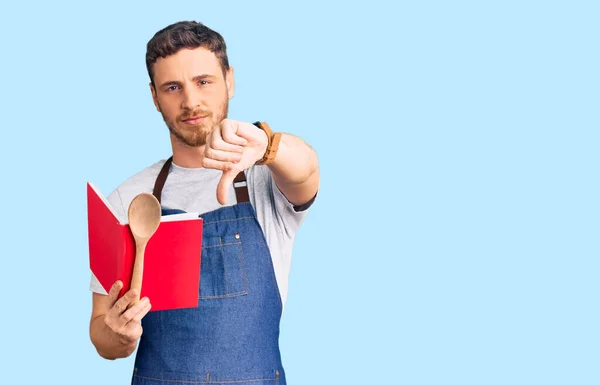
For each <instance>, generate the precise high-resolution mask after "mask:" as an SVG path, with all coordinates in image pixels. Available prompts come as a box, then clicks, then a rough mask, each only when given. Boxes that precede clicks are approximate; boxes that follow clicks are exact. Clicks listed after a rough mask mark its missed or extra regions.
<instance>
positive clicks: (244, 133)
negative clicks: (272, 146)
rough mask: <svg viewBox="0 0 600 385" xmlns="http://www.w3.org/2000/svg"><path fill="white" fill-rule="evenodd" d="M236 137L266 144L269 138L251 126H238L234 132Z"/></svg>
mask: <svg viewBox="0 0 600 385" xmlns="http://www.w3.org/2000/svg"><path fill="white" fill-rule="evenodd" d="M236 133H237V135H238V136H240V137H242V138H245V139H248V140H253V141H259V142H262V141H264V142H268V141H269V138H268V137H267V133H266V132H265V131H264V130H261V129H260V128H258V127H256V126H255V125H253V124H250V123H248V124H240V125H239V126H238V128H237V131H236Z"/></svg>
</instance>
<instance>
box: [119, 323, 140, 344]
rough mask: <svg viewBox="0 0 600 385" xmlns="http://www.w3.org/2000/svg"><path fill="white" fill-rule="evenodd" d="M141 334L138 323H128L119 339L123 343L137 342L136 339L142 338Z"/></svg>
mask: <svg viewBox="0 0 600 385" xmlns="http://www.w3.org/2000/svg"><path fill="white" fill-rule="evenodd" d="M142 332H143V329H142V325H141V324H140V323H139V322H130V323H128V324H127V326H126V327H125V328H124V329H123V332H122V333H121V338H122V339H123V340H124V342H133V341H137V340H138V338H140V337H141V336H142Z"/></svg>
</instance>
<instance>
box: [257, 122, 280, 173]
mask: <svg viewBox="0 0 600 385" xmlns="http://www.w3.org/2000/svg"><path fill="white" fill-rule="evenodd" d="M254 125H255V126H256V127H258V128H260V129H261V130H263V131H264V132H265V133H266V134H267V139H268V141H269V142H268V144H267V150H266V151H265V155H264V156H263V157H262V159H261V160H259V161H258V162H256V164H257V165H259V166H261V165H267V164H269V163H272V162H273V161H274V160H275V157H276V156H277V150H279V142H280V141H281V133H279V132H276V133H273V131H272V130H271V127H269V125H268V124H267V123H266V122H256V123H254Z"/></svg>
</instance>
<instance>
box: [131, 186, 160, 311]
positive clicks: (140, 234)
mask: <svg viewBox="0 0 600 385" xmlns="http://www.w3.org/2000/svg"><path fill="white" fill-rule="evenodd" d="M160 215H161V208H160V203H159V202H158V199H156V197H155V196H154V195H152V194H150V193H141V194H138V195H137V196H136V197H135V198H133V200H132V201H131V203H130V204H129V209H128V210H127V216H128V218H129V228H130V230H131V233H132V234H133V238H134V240H135V262H134V265H133V274H132V276H131V285H130V290H131V289H137V296H136V298H135V299H134V300H133V301H132V302H131V304H130V306H129V307H131V306H132V305H134V304H135V303H136V302H137V301H139V299H140V292H141V290H142V276H143V273H144V251H145V250H146V244H147V243H148V240H149V239H150V238H151V237H152V235H154V233H155V232H156V230H157V229H158V225H160Z"/></svg>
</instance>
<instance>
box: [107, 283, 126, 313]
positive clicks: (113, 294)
mask: <svg viewBox="0 0 600 385" xmlns="http://www.w3.org/2000/svg"><path fill="white" fill-rule="evenodd" d="M122 288H123V282H121V281H120V280H117V281H116V282H115V283H113V285H112V287H111V288H110V290H109V292H108V299H109V303H110V306H111V307H112V306H113V305H114V304H115V302H117V299H119V293H120V292H121V289H122Z"/></svg>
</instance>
